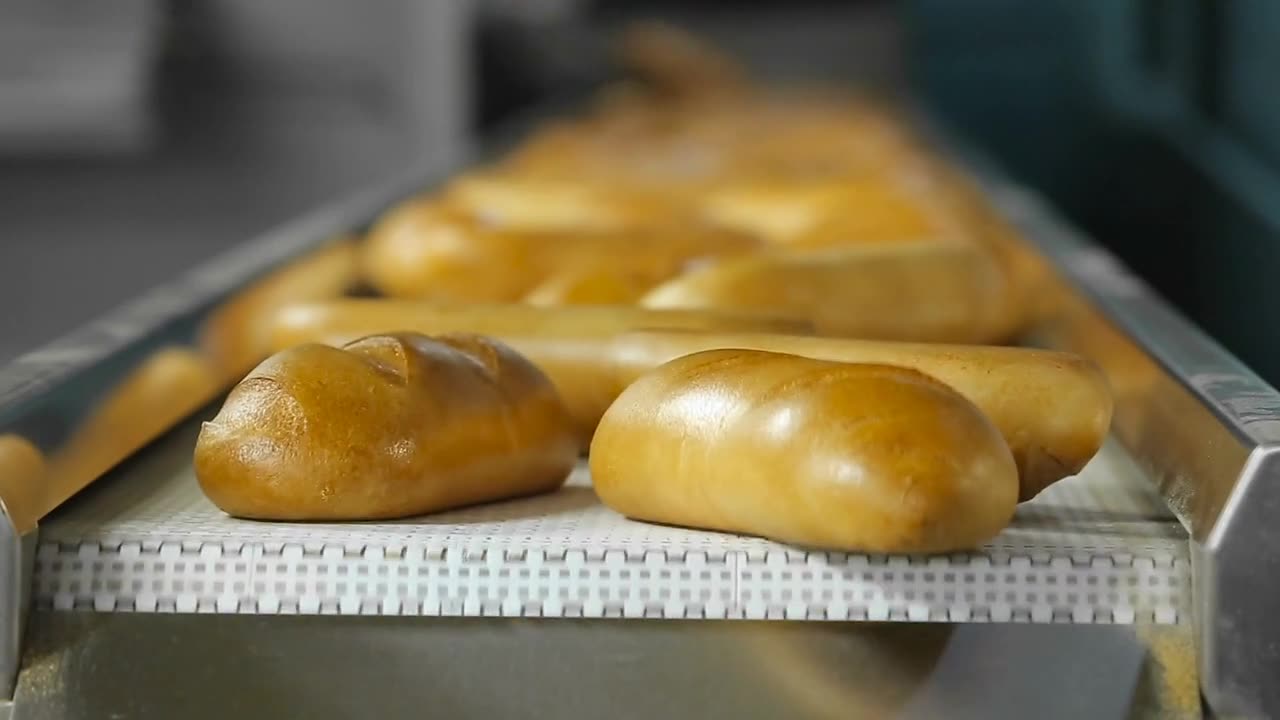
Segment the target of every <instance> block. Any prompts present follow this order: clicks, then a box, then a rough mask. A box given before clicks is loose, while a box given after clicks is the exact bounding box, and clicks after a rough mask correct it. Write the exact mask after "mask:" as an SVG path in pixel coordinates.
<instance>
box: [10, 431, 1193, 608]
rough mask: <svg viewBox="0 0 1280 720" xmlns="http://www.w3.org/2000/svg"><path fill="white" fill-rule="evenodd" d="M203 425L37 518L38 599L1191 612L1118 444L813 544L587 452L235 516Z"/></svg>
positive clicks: (1180, 562)
mask: <svg viewBox="0 0 1280 720" xmlns="http://www.w3.org/2000/svg"><path fill="white" fill-rule="evenodd" d="M194 433H195V428H194V427H187V428H184V429H182V430H180V431H178V432H174V433H171V434H170V435H169V436H168V437H166V438H164V439H163V440H161V441H160V442H159V443H158V444H157V445H156V446H153V447H152V448H150V449H149V450H148V451H147V452H146V453H144V454H143V455H142V456H141V457H139V458H137V459H135V460H134V461H132V462H130V463H129V464H127V465H126V466H125V467H124V468H122V469H121V470H119V471H117V472H116V473H115V474H114V475H113V476H111V477H107V478H104V479H103V480H102V481H101V482H99V483H98V484H97V485H96V486H95V487H92V488H90V489H89V490H88V491H87V492H86V493H84V494H83V495H82V497H80V498H77V499H76V500H75V501H74V502H72V503H70V504H68V505H67V506H65V507H64V508H63V509H61V510H60V511H59V512H57V513H56V514H55V515H54V516H53V517H51V518H49V520H48V521H47V522H46V524H44V525H43V526H42V528H41V540H40V544H39V547H38V549H37V554H36V565H35V591H34V592H35V602H36V604H37V606H38V607H44V608H54V609H84V610H97V611H111V612H129V611H132V612H210V613H270V614H276V613H281V614H292V613H303V614H342V615H505V616H549V617H660V618H673V617H674V618H778V619H809V620H909V621H941V622H1005V621H1014V622H1018V621H1021V622H1075V623H1159V624H1172V623H1188V622H1190V610H1189V607H1190V588H1191V569H1190V560H1189V557H1188V547H1189V546H1188V539H1187V535H1186V533H1185V531H1184V530H1183V528H1182V526H1181V525H1180V524H1179V523H1178V521H1177V520H1176V519H1175V518H1174V517H1173V515H1172V514H1171V513H1170V512H1169V510H1168V509H1167V508H1166V506H1165V505H1164V503H1163V502H1162V501H1161V500H1160V498H1159V497H1158V496H1157V495H1156V494H1155V492H1154V491H1153V490H1152V489H1151V488H1150V486H1149V483H1148V482H1146V480H1145V479H1144V478H1143V477H1142V476H1141V474H1140V472H1139V471H1138V469H1137V468H1136V467H1135V466H1134V465H1133V464H1132V462H1131V461H1130V459H1129V458H1128V456H1127V455H1125V454H1124V452H1123V450H1121V449H1120V448H1119V447H1118V446H1116V445H1114V444H1109V445H1108V446H1107V447H1106V448H1105V449H1104V450H1103V452H1102V453H1100V454H1099V456H1098V457H1097V458H1095V459H1094V461H1093V462H1092V463H1091V464H1090V465H1089V467H1088V468H1086V469H1085V471H1084V472H1083V473H1082V474H1081V475H1079V476H1078V477H1075V478H1071V479H1069V480H1066V481H1063V482H1062V483H1060V484H1058V485H1057V486H1055V487H1053V488H1050V489H1049V490H1048V491H1046V492H1044V493H1043V494H1042V495H1041V496H1040V497H1038V498H1036V499H1035V500H1034V501H1032V502H1031V503H1028V504H1024V505H1022V506H1021V507H1020V508H1019V509H1018V514H1017V518H1016V520H1015V522H1014V523H1013V525H1012V526H1011V527H1010V528H1008V529H1007V530H1006V531H1005V532H1004V533H1002V534H1001V535H1000V536H999V537H997V538H996V539H995V540H994V541H993V542H991V543H989V544H988V545H987V546H985V547H984V548H982V549H981V550H980V551H977V552H973V553H959V554H952V555H947V556H933V557H917V556H875V555H856V554H844V553H826V552H819V551H805V550H801V549H796V548H794V547H788V546H785V545H779V544H776V543H771V542H767V541H764V540H760V539H755V538H745V537H739V536H734V535H725V534H720V533H711V532H699V531H692V530H683V529H678V528H670V527H663V526H658V525H650V524H645V523H639V522H633V521H630V520H627V519H625V518H623V517H621V516H619V515H617V514H616V513H614V512H612V511H611V510H609V509H607V508H605V507H604V506H602V505H601V504H600V503H599V502H598V501H597V500H596V498H595V495H594V494H593V493H592V492H591V489H590V487H589V486H590V479H589V476H588V473H587V472H586V469H585V467H583V468H580V469H579V471H578V472H576V473H575V474H574V476H573V477H572V478H571V479H570V481H569V483H568V484H567V485H566V487H564V488H563V489H561V490H560V491H559V492H557V493H554V494H551V495H546V496H542V497H536V498H531V499H526V500H516V501H510V502H504V503H497V504H492V505H485V506H480V507H475V508H470V509H466V510H461V511H456V512H451V513H447V514H441V515H435V516H428V517H422V518H414V519H409V520H404V521H399V522H380V523H353V524H287V523H262V522H250V521H243V520H235V519H232V518H229V517H227V516H225V515H224V514H222V513H221V512H220V511H219V510H218V509H217V508H215V507H214V506H213V505H211V504H210V503H209V502H208V501H207V500H206V499H205V498H204V496H203V495H202V494H201V493H200V490H199V488H198V487H197V486H196V482H195V478H194V477H193V475H192V472H191V466H190V462H189V457H190V448H191V447H192V445H191V444H192V442H193V441H194Z"/></svg>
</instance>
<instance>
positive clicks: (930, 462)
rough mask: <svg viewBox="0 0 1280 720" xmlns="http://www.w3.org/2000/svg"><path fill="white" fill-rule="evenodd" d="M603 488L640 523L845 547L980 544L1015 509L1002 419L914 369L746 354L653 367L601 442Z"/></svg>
mask: <svg viewBox="0 0 1280 720" xmlns="http://www.w3.org/2000/svg"><path fill="white" fill-rule="evenodd" d="M590 462H591V475H592V479H593V482H594V484H595V489H596V493H597V494H598V495H599V496H600V499H601V500H602V501H603V502H604V503H605V504H606V505H608V506H609V507H611V508H613V509H614V510H616V511H618V512H620V513H622V514H624V515H627V516H629V517H632V518H635V519H638V520H647V521H650V522H659V523H667V524H672V525H682V526H686V527H694V528H704V529H710V530H721V531H726V532H733V533H742V534H748V535H759V536H762V537H766V538H770V539H773V540H778V541H782V542H788V543H794V544H798V545H802V546H812V547H819V548H828V549H832V550H842V551H849V552H891V553H917V552H921V553H924V552H947V551H954V550H963V549H967V548H972V547H974V546H976V545H978V544H980V543H982V542H984V541H986V540H989V539H990V538H991V537H993V536H994V535H996V534H997V533H998V532H1000V530H1001V529H1003V528H1004V527H1005V526H1006V525H1007V524H1008V523H1009V521H1010V519H1011V518H1012V517H1013V511H1014V506H1015V505H1016V503H1017V498H1018V476H1017V468H1016V467H1015V465H1014V462H1013V457H1012V455H1011V454H1010V453H1009V449H1008V447H1007V446H1006V445H1005V443H1004V440H1003V438H1001V436H1000V433H999V432H998V431H997V430H996V428H995V426H993V425H992V424H991V422H990V421H989V420H988V419H987V418H986V417H985V416H984V415H983V414H982V413H981V412H980V411H979V410H978V409H977V408H976V407H974V406H973V404H972V403H970V402H969V401H967V400H965V399H964V398H963V397H962V396H961V395H959V394H958V393H956V392H955V391H954V390H951V389H950V388H948V387H947V386H945V385H943V384H942V383H940V382H938V381H936V380H933V379H931V378H929V377H927V376H925V375H923V374H921V373H919V372H916V371H914V370H907V369H904V368H895V367H889V366H884V365H855V364H847V363H835V362H829V361H824V360H813V359H810V358H801V357H797V356H794V355H782V354H778V353H767V352H759V351H751V350H711V351H707V352H702V353H697V354H694V355H686V356H684V357H681V358H679V359H676V360H673V361H671V362H669V363H667V364H665V365H663V366H661V367H659V368H658V369H656V370H654V371H653V372H651V373H649V374H647V375H644V376H643V377H641V378H640V379H639V380H637V381H636V382H635V383H633V384H632V385H631V386H630V387H628V388H627V389H626V390H625V391H624V392H623V393H622V395H621V396H620V397H619V398H618V400H617V402H615V403H614V404H613V405H612V406H611V407H610V408H609V410H608V412H606V413H605V415H604V417H603V418H602V419H601V421H600V426H599V428H598V429H597V430H596V435H595V439H594V440H593V441H592V443H591V457H590Z"/></svg>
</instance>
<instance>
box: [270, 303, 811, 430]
mask: <svg viewBox="0 0 1280 720" xmlns="http://www.w3.org/2000/svg"><path fill="white" fill-rule="evenodd" d="M651 328H652V329H657V328H663V329H689V330H722V331H730V332H733V331H742V332H750V331H773V332H803V331H804V330H806V329H807V325H806V324H805V323H804V322H803V321H797V320H792V319H785V318H777V317H770V316H766V315H743V314H734V313H723V312H707V311H698V310H645V309H643V308H636V307H615V306H603V305H600V306H586V305H583V306H575V307H558V308H541V307H534V306H531V305H441V304H433V303H423V302H410V301H403V300H356V299H346V300H335V301H331V302H326V303H312V304H300V305H295V306H293V307H290V308H286V309H285V310H283V311H282V312H280V313H278V314H277V315H276V317H275V318H274V330H273V334H272V340H273V347H274V348H275V349H276V350H284V349H285V348H288V347H292V346H294V345H298V344H301V343H307V342H322V343H327V344H330V345H341V344H343V343H345V342H350V341H351V340H354V339H356V338H359V337H363V336H365V335H372V334H376V333H385V332H399V331H412V332H419V333H424V334H428V335H436V334H441V333H453V332H473V333H481V334H484V335H491V336H494V337H496V338H498V339H499V340H501V341H503V342H505V343H507V344H509V345H511V346H512V347H513V348H515V349H516V350H517V351H518V352H520V353H521V354H523V355H525V356H526V357H528V358H529V359H530V360H531V361H533V363H534V364H535V365H537V366H538V367H539V368H541V369H542V371H543V372H545V373H546V374H547V375H548V376H549V377H550V378H551V380H552V382H553V383H554V384H555V386H556V388H557V389H558V390H559V392H560V395H561V397H563V398H564V401H565V404H566V406H567V407H568V408H569V412H570V414H571V415H572V416H573V418H574V420H575V422H576V424H577V426H578V429H579V435H580V437H581V438H582V440H583V447H584V448H585V447H586V443H587V442H589V441H590V438H591V433H592V432H594V431H595V427H596V423H598V422H599V421H600V416H601V415H602V414H603V413H604V411H605V408H607V407H609V403H611V402H613V400H614V399H615V398H616V397H617V396H618V393H619V392H621V390H622V388H621V387H619V386H618V384H617V379H616V376H615V373H614V372H613V369H612V367H611V366H610V365H609V364H608V363H607V362H602V356H601V355H600V348H601V347H602V345H604V344H606V343H607V342H608V341H609V340H610V339H612V338H614V337H616V336H618V335H620V334H622V333H624V332H628V331H631V330H643V329H651Z"/></svg>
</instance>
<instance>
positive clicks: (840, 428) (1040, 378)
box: [196, 94, 1112, 552]
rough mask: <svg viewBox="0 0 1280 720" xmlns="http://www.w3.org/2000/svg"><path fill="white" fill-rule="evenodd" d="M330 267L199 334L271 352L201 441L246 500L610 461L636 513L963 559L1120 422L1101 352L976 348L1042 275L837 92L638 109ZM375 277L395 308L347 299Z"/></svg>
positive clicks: (360, 504) (515, 483)
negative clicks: (1090, 355)
mask: <svg viewBox="0 0 1280 720" xmlns="http://www.w3.org/2000/svg"><path fill="white" fill-rule="evenodd" d="M308 262H309V264H307V263H303V264H301V265H299V266H297V267H296V268H294V269H292V270H286V271H284V272H282V273H280V274H278V275H277V277H275V278H273V283H274V284H272V283H266V284H264V285H262V286H260V288H259V289H258V290H257V291H252V292H251V293H250V294H249V295H248V296H247V297H246V298H244V299H242V300H241V301H240V303H239V304H238V305H237V304H235V303H233V304H232V305H231V306H229V308H228V309H227V310H225V311H224V312H222V313H220V314H219V315H217V316H215V318H214V320H212V321H211V322H210V324H209V325H208V326H207V329H206V332H205V335H204V338H203V342H202V344H203V346H204V347H205V348H206V350H207V352H209V353H210V354H211V355H213V356H215V357H218V358H220V359H221V363H222V365H223V366H224V367H225V368H226V369H227V372H228V373H230V374H232V375H238V374H239V373H242V372H244V371H245V370H246V369H248V368H249V367H251V366H252V365H253V364H254V363H255V362H258V361H259V360H262V359H263V358H266V357H267V356H268V355H270V356H271V357H269V358H268V359H266V360H265V361H264V362H261V364H258V365H257V367H256V368H254V369H253V370H252V371H251V372H249V374H248V376H246V377H245V378H244V379H243V380H242V381H241V382H240V384H239V385H238V386H237V387H236V388H235V389H234V390H233V391H232V393H231V395H230V396H229V397H228V399H227V401H226V404H225V405H224V406H223V408H222V410H221V412H220V413H219V415H218V416H217V417H216V418H215V419H214V420H213V421H211V422H210V423H208V424H206V426H205V427H204V429H203V431H202V433H201V437H200V440H199V442H198V444H197V448H196V472H197V477H198V479H199V480H200V483H201V486H202V487H203V488H204V490H205V492H206V493H207V494H208V495H209V497H210V498H211V499H212V500H213V501H214V502H215V503H216V504H218V505H219V506H220V507H222V508H223V509H224V510H226V511H227V512H230V513H232V514H234V515H239V516H244V517H253V518H263V519H303V520H315V519H328V520H344V519H351V520H358V519H371V518H391V517H405V516H413V515H418V514H422V513H429V512H436V511H440V510H445V509H450V508H454V507H459V506H462V505H467V504H472V503H476V502H484V501H492V500H500V499H506V498H510V497H516V496H521V495H527V494H532V493H537V492H545V491H548V490H552V489H554V488H556V487H558V486H559V484H560V483H561V482H563V480H564V478H565V477H566V476H567V475H568V473H569V472H570V470H571V469H572V467H573V465H574V464H575V462H576V460H577V458H578V456H579V454H580V453H581V452H583V451H589V463H590V467H591V471H592V479H593V484H594V486H595V488H596V492H597V494H599V496H600V498H601V499H602V501H603V502H604V503H605V504H606V505H608V506H610V507H612V508H614V509H615V510H617V511H619V512H622V513H624V514H626V515H628V516H630V517H633V518H636V519H641V520H649V521H655V522H663V523H670V524H677V525H685V526H690V527H699V528H706V529H713V530H721V531H728V532H739V533H745V534H754V535H762V536H765V537H770V538H774V539H777V540H782V541H787V542H795V543H800V544H805V545H815V546H821V547H830V548H836V549H844V550H864V551H885V552H932V551H945V550H951V549H957V548H965V547H971V546H974V545H976V544H978V543H981V542H983V541H985V540H987V539H989V538H991V537H992V536H993V535H995V534H996V533H998V532H999V531H1000V530H1001V529H1002V528H1003V527H1005V526H1006V525H1007V523H1008V522H1009V521H1010V519H1011V517H1012V515H1013V511H1014V507H1015V505H1016V503H1017V502H1018V501H1019V500H1029V499H1030V498H1032V497H1034V496H1035V495H1036V494H1037V493H1038V492H1039V491H1040V490H1042V489H1043V488H1044V487H1046V486H1048V485H1049V484H1051V483H1053V482H1056V481H1057V480H1060V479H1062V478H1064V477H1067V476H1069V475H1071V474H1074V473H1075V472H1078V471H1079V470H1080V469H1081V468H1082V467H1083V465H1084V464H1085V463H1086V462H1087V461H1088V460H1089V459H1090V458H1091V457H1092V456H1093V454H1094V453H1095V452H1096V451H1097V450H1098V449H1099V447H1100V446H1101V443H1102V442H1103V440H1104V438H1105V436H1106V433H1107V430H1108V426H1109V422H1110V416H1111V407H1112V402H1111V398H1110V394H1109V391H1108V388H1107V385H1106V382H1105V379H1104V378H1103V377H1102V376H1101V374H1100V373H1099V371H1098V370H1097V368H1096V367H1095V366H1093V365H1092V363H1090V362H1089V361H1087V360H1085V359H1084V358H1081V357H1078V356H1075V355H1071V354H1066V353H1059V352H1051V351H1046V350H1034V349H1026V348H1016V347H1002V346H997V345H978V344H954V343H993V342H997V341H1003V340H1007V339H1009V338H1011V337H1012V336H1013V335H1014V334H1015V333H1016V331H1017V330H1018V328H1019V327H1020V326H1022V325H1023V324H1025V323H1026V322H1028V321H1029V320H1030V319H1031V318H1032V317H1033V316H1034V314H1035V312H1037V310H1036V303H1035V302H1033V300H1034V299H1035V294H1034V290H1035V289H1036V286H1037V283H1038V282H1039V278H1040V277H1041V273H1043V272H1044V268H1043V266H1042V265H1041V263H1040V262H1039V260H1038V258H1037V257H1036V256H1035V254H1034V253H1032V252H1030V251H1029V250H1028V249H1027V248H1026V247H1025V246H1023V245H1022V243H1021V242H1020V240H1019V239H1018V238H1017V237H1016V235H1015V234H1014V233H1013V232H1012V231H1011V229H1010V228H1009V227H1008V226H1007V225H1005V223H1004V222H1003V221H1002V220H1001V219H1000V218H999V217H998V216H997V215H996V214H995V213H993V212H992V211H991V210H990V208H989V207H987V206H986V205H985V203H984V201H983V198H982V197H981V195H980V194H979V193H977V192H976V191H975V190H974V189H973V188H972V187H970V186H969V185H967V184H966V183H965V182H963V181H962V180H961V179H959V178H958V177H957V176H956V174H955V173H954V172H952V171H951V170H950V169H949V168H947V167H946V166H945V165H944V164H943V163H941V162H939V161H938V160H937V159H936V158H934V157H932V156H931V155H930V154H929V153H928V152H927V150H926V149H925V148H924V146H923V145H922V144H920V143H919V142H918V141H917V140H915V139H914V138H913V137H912V136H911V134H910V133H909V132H908V131H907V130H906V129H905V128H904V126H903V125H902V124H901V123H900V122H898V121H896V120H895V119H894V118H892V117H891V116H889V115H887V114H885V113H882V112H879V111H876V110H875V109H873V108H871V107H869V106H866V105H864V104H861V103H857V102H851V101H847V100H844V99H839V98H836V99H833V98H830V97H826V96H817V97H799V98H784V99H779V98H778V97H774V96H759V95H754V94H748V95H746V96H742V95H735V96H733V97H731V98H727V99H726V98H715V99H708V100H705V101H700V100H692V101H690V100H685V101H682V102H680V103H675V104H674V105H673V106H670V107H668V106H665V105H664V106H656V105H654V104H653V103H649V102H637V101H636V100H634V99H627V100H623V101H614V102H611V103H609V104H608V105H607V106H606V107H604V108H602V109H600V110H599V111H597V112H595V113H593V114H590V115H588V116H587V117H584V118H579V119H573V120H566V121H561V122H559V123H557V124H555V125H553V126H551V127H549V128H547V129H546V130H544V131H543V132H541V133H537V134H535V135H534V137H533V138H531V139H530V140H529V141H528V142H527V143H526V144H525V145H524V146H522V147H521V148H519V149H517V151H516V152H515V153H513V155H512V156H511V157H510V158H508V159H507V160H506V161H504V162H502V163H500V164H498V165H497V166H495V167H492V168H488V169H485V170H483V171H480V172H475V173H469V174H466V175H464V176H462V177H460V178H458V179H457V180H455V181H453V182H451V183H448V184H446V186H445V187H444V188H443V189H441V190H439V191H435V192H432V193H429V194H426V195H424V196H422V197H419V198H414V199H412V200H410V201H409V202H407V203H405V204H403V205H401V206H399V207H397V208H394V209H392V210H391V211H389V212H388V213H387V215H385V216H384V217H383V218H382V219H381V220H380V221H378V222H377V223H375V225H374V226H373V228H372V229H371V231H370V232H369V234H368V236H367V237H366V238H365V239H364V240H363V241H362V242H361V243H360V244H359V245H353V244H350V243H340V244H337V245H334V246H333V247H332V248H329V249H327V250H324V251H321V252H320V253H318V254H317V255H316V256H315V257H313V258H312V259H310V260H309V261H308ZM355 268H358V269H359V276H360V277H361V278H363V281H364V282H366V283H367V284H368V285H370V286H372V287H373V288H375V289H376V290H378V291H380V292H381V293H382V294H384V295H387V296H390V297H385V298H362V299H354V298H349V299H333V298H332V296H334V295H336V294H338V293H339V292H341V291H342V290H343V289H347V288H349V287H350V286H351V285H352V284H353V283H354V282H356V280H355V275H356V273H355V272H354V269H355ZM273 287H274V288H276V289H275V290H272V289H271V288H273ZM281 288H284V289H281ZM904 340H910V341H914V342H910V343H908V342H902V341H904Z"/></svg>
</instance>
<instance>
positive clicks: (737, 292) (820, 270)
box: [641, 241, 1018, 344]
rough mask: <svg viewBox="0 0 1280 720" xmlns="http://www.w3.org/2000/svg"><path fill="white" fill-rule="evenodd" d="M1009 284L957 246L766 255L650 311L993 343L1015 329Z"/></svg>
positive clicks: (666, 290)
mask: <svg viewBox="0 0 1280 720" xmlns="http://www.w3.org/2000/svg"><path fill="white" fill-rule="evenodd" d="M1011 300H1012V298H1011V297H1010V294H1009V282H1008V279H1007V278H1006V277H1005V275H1004V273H1003V272H1002V271H1001V268H1000V266H999V264H998V263H997V262H996V261H995V260H994V259H993V258H992V257H991V256H990V255H989V254H988V253H987V252H985V251H983V250H982V249H981V248H978V247H975V246H973V245H968V244H963V243H956V242H942V241H938V242H913V243H893V244H867V245H852V246H843V247H835V248H830V249H824V250H814V251H804V252H797V251H773V252H762V253H759V254H755V255H751V256H748V257H743V258H734V259H729V260H725V261H722V262H719V263H715V264H713V265H711V266H709V267H706V268H704V269H702V270H697V271H693V272H690V273H686V274H684V275H681V276H679V277H676V278H673V279H672V280H669V281H668V282H666V283H663V284H662V285H659V286H658V287H656V288H654V289H653V290H651V291H650V292H649V293H648V294H647V295H645V297H644V298H643V299H642V300H641V305H643V306H645V307H650V308H704V309H721V310H736V311H740V312H751V311H757V312H764V311H771V312H775V313H781V314H786V315H792V316H794V317H797V318H801V319H805V320H808V321H810V322H812V323H813V325H814V328H815V330H816V331H817V332H818V334H821V335H832V336H841V337H859V338H869V339H879V340H904V341H919V342H953V343H978V344H981V343H989V342H997V341H1001V340H1004V339H1006V338H1007V337H1008V336H1009V335H1010V334H1011V333H1012V332H1013V330H1014V329H1015V328H1016V326H1017V324H1018V318H1017V308H1016V307H1014V306H1013V305H1012V303H1011Z"/></svg>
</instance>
